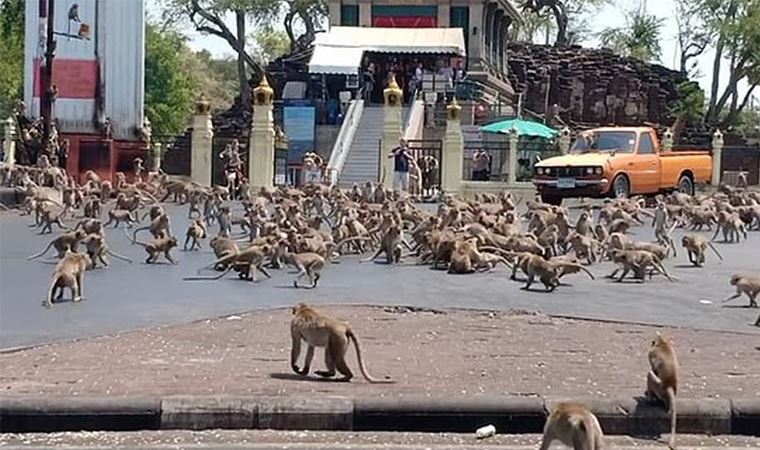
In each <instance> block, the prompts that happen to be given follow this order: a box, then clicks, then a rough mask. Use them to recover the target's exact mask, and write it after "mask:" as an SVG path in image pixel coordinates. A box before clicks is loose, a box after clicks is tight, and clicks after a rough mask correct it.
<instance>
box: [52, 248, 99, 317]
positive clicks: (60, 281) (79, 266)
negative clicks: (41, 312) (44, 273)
mask: <svg viewBox="0 0 760 450" xmlns="http://www.w3.org/2000/svg"><path fill="white" fill-rule="evenodd" d="M90 264H92V261H90V257H89V256H87V254H86V253H75V252H68V253H66V255H65V256H64V257H63V259H61V260H60V261H58V264H56V266H55V269H54V270H53V280H52V281H51V283H50V289H49V290H48V295H47V298H46V299H45V301H44V302H43V305H44V306H45V307H46V308H50V307H52V306H53V297H55V298H56V300H60V299H61V298H62V297H63V289H64V288H69V289H71V301H73V302H80V301H82V300H83V299H84V297H83V293H84V272H85V270H87V268H88V267H89V266H90ZM56 294H57V295H56Z"/></svg>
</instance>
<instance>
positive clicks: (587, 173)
mask: <svg viewBox="0 0 760 450" xmlns="http://www.w3.org/2000/svg"><path fill="white" fill-rule="evenodd" d="M711 176H712V156H711V155H710V152H709V151H708V150H704V151H701V150H697V151H669V152H665V151H661V150H660V143H659V141H658V139H657V135H656V133H655V132H654V130H653V129H651V128H647V127H630V128H628V127H614V128H596V129H592V130H587V131H584V132H582V133H580V134H579V136H578V139H576V141H575V143H574V144H573V146H572V147H571V149H570V152H569V153H568V154H566V155H562V156H556V157H553V158H547V159H545V160H543V161H541V162H539V163H537V164H536V165H535V175H534V177H533V184H534V185H535V186H536V188H537V189H538V192H539V194H540V195H541V199H542V200H543V201H544V202H547V203H552V204H560V203H562V199H563V198H571V197H606V196H611V197H618V198H624V197H628V196H631V195H639V194H641V195H646V194H656V193H659V192H667V191H674V190H678V191H681V192H684V193H688V194H693V193H694V185H695V183H709V182H710V178H711Z"/></svg>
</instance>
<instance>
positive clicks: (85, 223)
mask: <svg viewBox="0 0 760 450" xmlns="http://www.w3.org/2000/svg"><path fill="white" fill-rule="evenodd" d="M80 228H81V229H82V230H84V232H85V233H87V234H93V233H95V234H103V233H104V231H103V223H102V222H101V221H100V219H82V220H80V221H79V223H77V225H76V226H75V227H74V230H78V229H80Z"/></svg>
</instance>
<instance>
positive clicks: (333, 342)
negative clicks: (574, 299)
mask: <svg viewBox="0 0 760 450" xmlns="http://www.w3.org/2000/svg"><path fill="white" fill-rule="evenodd" d="M292 313H293V318H292V319H291V321H290V335H291V338H292V347H291V353H290V366H291V368H292V370H293V371H294V372H295V373H297V374H299V375H304V376H305V375H308V373H309V368H310V367H311V361H312V359H313V358H314V349H315V347H323V348H324V352H325V367H326V368H327V370H325V371H316V372H315V373H316V374H317V375H319V376H321V377H326V378H332V377H334V376H335V375H336V370H337V372H340V373H341V375H343V377H342V378H340V381H349V380H351V378H352V377H353V373H352V372H351V369H350V368H349V367H348V364H347V363H346V352H347V351H348V347H349V343H350V342H353V344H354V347H355V349H356V357H357V360H358V363H359V370H360V371H361V373H362V375H363V376H364V378H365V379H366V380H367V381H368V382H370V383H393V380H390V379H387V378H386V379H383V380H379V379H376V378H374V377H372V376H371V375H369V374H368V372H367V369H366V367H365V364H364V361H363V359H362V354H361V349H360V346H359V340H358V338H357V336H356V333H354V331H353V330H352V329H351V327H350V325H349V324H348V323H346V322H343V321H340V320H337V319H334V318H332V317H329V316H328V315H326V314H324V313H322V312H320V311H318V310H316V309H315V308H313V307H311V306H309V305H306V304H304V303H299V304H297V305H296V306H295V307H293V310H292ZM302 341H303V342H306V344H307V346H308V347H307V349H306V357H305V361H304V366H303V369H301V368H299V367H298V360H299V357H300V355H301V342H302ZM647 357H648V360H649V365H650V370H649V371H648V372H647V386H646V391H645V395H646V397H647V398H648V399H650V400H653V401H656V402H660V403H662V404H663V405H664V406H665V408H667V409H668V411H669V414H670V439H669V441H668V446H669V447H670V448H671V449H673V448H675V442H676V393H677V390H678V360H677V358H676V353H675V350H674V349H673V346H672V344H671V343H670V341H669V340H667V339H666V338H665V337H663V336H661V335H660V334H659V333H658V334H657V336H656V337H655V339H654V340H653V341H652V345H651V347H650V349H649V353H648V355H647ZM554 440H559V441H561V442H562V443H563V444H565V445H567V446H569V447H573V449H574V450H602V449H603V448H604V434H603V432H602V427H601V426H600V425H599V421H598V420H597V418H596V416H595V415H594V413H592V412H591V410H590V409H589V408H588V407H587V406H586V405H583V404H581V403H576V402H562V403H558V404H557V405H556V406H555V407H554V408H553V409H552V411H551V413H550V415H549V418H548V420H547V421H546V425H545V427H544V434H543V438H542V442H541V450H548V448H549V446H550V445H551V443H552V442H553V441H554Z"/></svg>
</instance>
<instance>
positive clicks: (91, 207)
mask: <svg viewBox="0 0 760 450" xmlns="http://www.w3.org/2000/svg"><path fill="white" fill-rule="evenodd" d="M100 207H101V202H100V199H99V198H97V197H92V198H90V199H89V200H87V201H86V202H85V203H84V208H83V209H84V217H89V218H92V219H97V218H99V217H100V213H101V211H100Z"/></svg>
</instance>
